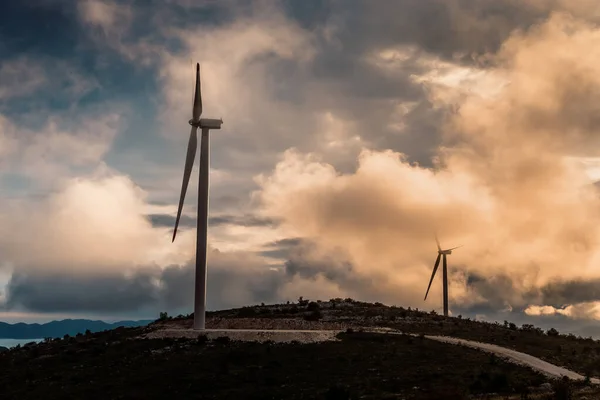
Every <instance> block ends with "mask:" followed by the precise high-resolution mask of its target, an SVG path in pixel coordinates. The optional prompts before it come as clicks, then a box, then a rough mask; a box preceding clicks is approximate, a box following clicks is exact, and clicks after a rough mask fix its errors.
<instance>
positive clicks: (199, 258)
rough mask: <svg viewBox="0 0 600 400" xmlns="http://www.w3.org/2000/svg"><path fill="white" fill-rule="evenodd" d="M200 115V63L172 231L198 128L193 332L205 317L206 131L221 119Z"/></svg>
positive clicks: (194, 148) (195, 144)
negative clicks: (190, 127)
mask: <svg viewBox="0 0 600 400" xmlns="http://www.w3.org/2000/svg"><path fill="white" fill-rule="evenodd" d="M200 115H202V93H201V90H200V64H196V91H195V94H194V105H193V107H192V119H190V120H189V124H190V125H191V126H192V130H191V132H190V140H189V142H188V147H187V156H186V157H185V168H184V170H183V182H182V184H181V195H180V196H179V208H178V209H177V219H176V220H175V229H174V230H173V240H172V242H174V241H175V236H176V235H177V227H178V226H179V219H180V218H181V210H182V208H183V201H184V199H185V193H186V191H187V187H188V183H189V181H190V175H191V174H192V167H193V166H194V158H195V157H196V148H197V147H198V135H197V133H198V128H200V129H201V130H202V141H201V144H200V177H199V179H198V215H197V232H196V282H195V290H194V329H201V330H203V329H204V322H205V316H206V250H207V249H206V246H207V234H208V172H209V146H208V132H209V131H210V130H211V129H221V125H222V124H223V120H222V119H209V118H200Z"/></svg>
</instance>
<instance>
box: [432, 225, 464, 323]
mask: <svg viewBox="0 0 600 400" xmlns="http://www.w3.org/2000/svg"><path fill="white" fill-rule="evenodd" d="M435 242H436V244H437V248H438V256H437V258H436V259H435V265H434V266H433V272H432V273H431V279H429V286H427V292H426V293H425V299H424V300H427V295H428V294H429V289H430V288H431V282H433V278H434V277H435V273H436V272H437V269H438V266H439V265H440V258H442V257H443V259H444V263H443V271H442V272H443V284H444V286H443V290H444V316H445V317H447V316H448V264H447V262H446V256H447V255H450V254H452V250H454V249H458V248H459V247H462V245H461V246H457V247H453V248H451V249H447V250H442V248H441V247H440V241H439V240H438V237H437V235H435Z"/></svg>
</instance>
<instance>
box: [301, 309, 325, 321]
mask: <svg viewBox="0 0 600 400" xmlns="http://www.w3.org/2000/svg"><path fill="white" fill-rule="evenodd" d="M321 318H323V314H321V311H319V310H315V311H312V312H311V313H310V314H308V315H305V316H304V319H305V320H306V321H318V320H320V319H321Z"/></svg>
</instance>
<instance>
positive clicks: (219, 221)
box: [149, 214, 278, 228]
mask: <svg viewBox="0 0 600 400" xmlns="http://www.w3.org/2000/svg"><path fill="white" fill-rule="evenodd" d="M149 218H150V222H152V225H153V226H156V227H168V228H171V227H173V226H175V217H174V216H172V215H168V214H152V215H150V216H149ZM208 224H209V225H210V226H219V225H238V226H245V227H263V226H271V227H274V226H277V224H278V223H277V221H275V220H273V219H270V218H262V217H259V216H256V215H217V216H214V217H209V219H208ZM179 225H180V226H182V227H188V228H193V227H195V226H196V218H194V217H189V216H186V215H182V216H181V219H180V221H179Z"/></svg>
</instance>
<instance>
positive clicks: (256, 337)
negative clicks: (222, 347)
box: [143, 318, 600, 385]
mask: <svg viewBox="0 0 600 400" xmlns="http://www.w3.org/2000/svg"><path fill="white" fill-rule="evenodd" d="M211 322H212V324H211V325H213V327H215V328H217V329H206V330H205V331H204V332H202V333H200V332H198V331H196V330H193V329H190V328H188V327H183V326H177V325H175V324H171V325H170V326H164V327H161V328H162V329H161V328H159V329H156V330H153V331H151V332H149V333H147V334H145V335H144V336H143V338H148V339H157V338H188V339H195V338H197V337H198V336H199V335H201V334H203V335H206V336H207V338H208V339H216V338H218V337H223V336H227V337H229V338H230V339H231V340H241V341H257V342H265V341H268V340H272V341H274V342H280V343H284V342H288V343H289V342H292V341H297V342H299V343H315V342H323V341H327V340H337V339H336V337H335V336H336V335H337V334H338V333H339V332H342V331H343V330H345V329H340V328H342V326H341V324H340V325H338V324H331V325H330V326H327V325H329V324H321V325H320V326H318V327H317V326H315V325H314V324H303V323H302V322H304V321H301V323H298V321H293V320H275V321H271V324H270V325H272V326H268V327H264V326H263V327H261V328H263V329H255V328H258V327H259V326H260V322H264V321H257V320H256V319H250V318H249V319H247V320H245V319H244V320H238V321H236V322H235V323H232V322H231V321H225V320H216V321H215V320H213V321H211ZM242 326H243V328H242ZM305 326H306V327H312V328H313V329H302V328H305ZM236 327H237V328H236ZM240 328H241V329H240ZM278 328H279V329H278ZM281 328H284V329H281ZM285 328H288V329H285ZM289 328H291V329H289ZM294 328H296V329H294ZM297 328H300V329H297ZM314 328H321V329H314ZM332 328H333V329H332ZM336 328H337V329H336ZM368 331H369V332H376V333H388V334H395V335H401V334H402V332H399V331H395V330H393V329H390V328H372V329H369V330H368ZM411 335H412V336H418V334H411ZM425 338H427V339H429V340H435V341H438V342H443V343H448V344H453V345H462V346H466V347H470V348H473V349H478V350H481V351H485V352H487V353H492V354H495V355H497V356H498V357H500V358H502V359H504V360H506V361H508V362H512V363H514V364H518V365H523V366H527V367H530V368H532V369H533V370H535V371H538V372H541V373H542V374H544V375H546V376H549V377H552V378H560V377H562V376H566V377H568V378H569V379H572V380H583V379H585V377H584V376H583V375H580V374H578V373H576V372H573V371H571V370H568V369H566V368H563V367H559V366H557V365H554V364H550V363H549V362H546V361H544V360H541V359H539V358H537V357H534V356H531V355H529V354H525V353H521V352H519V351H516V350H512V349H507V348H505V347H501V346H497V345H494V344H489V343H481V342H475V341H471V340H465V339H458V338H454V337H448V336H432V335H425ZM591 383H593V384H596V385H598V384H600V379H598V378H591Z"/></svg>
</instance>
